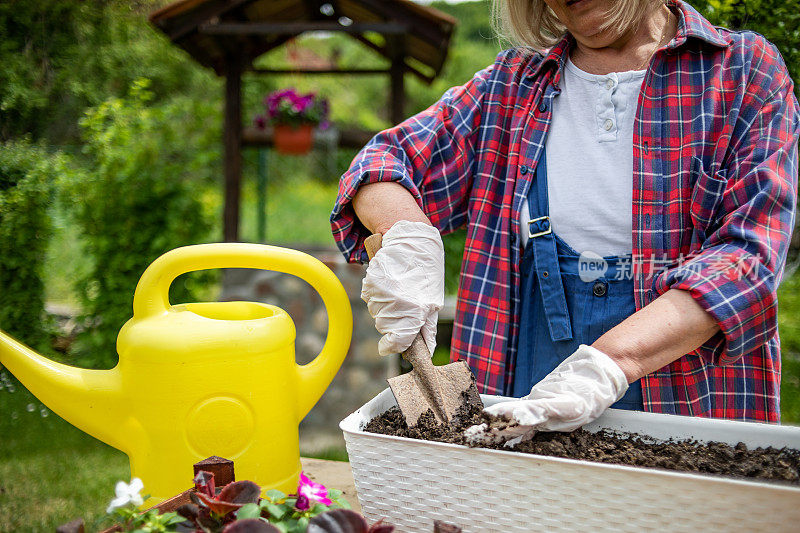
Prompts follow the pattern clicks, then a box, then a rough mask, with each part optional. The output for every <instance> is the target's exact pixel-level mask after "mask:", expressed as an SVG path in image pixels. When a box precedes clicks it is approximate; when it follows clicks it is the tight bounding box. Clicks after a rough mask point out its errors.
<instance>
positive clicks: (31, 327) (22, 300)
mask: <svg viewBox="0 0 800 533" xmlns="http://www.w3.org/2000/svg"><path fill="white" fill-rule="evenodd" d="M64 168H65V161H64V159H63V158H62V157H60V156H50V155H48V154H47V153H46V152H45V151H44V150H42V149H40V148H37V147H36V146H33V145H31V144H30V143H28V142H26V141H21V142H8V143H5V144H3V145H0V328H2V329H3V330H5V331H7V332H8V333H10V334H11V335H13V336H15V337H16V338H18V339H19V340H21V341H22V342H25V343H27V344H29V345H31V346H34V347H36V348H38V349H47V344H48V342H47V341H48V328H47V327H46V325H45V324H46V323H47V321H46V319H45V313H44V284H43V283H42V276H41V274H42V272H41V269H42V265H43V262H44V256H45V250H46V248H47V244H48V239H49V237H50V233H51V225H50V219H49V217H48V215H47V208H48V205H49V204H50V198H51V195H52V190H53V187H52V184H53V182H54V181H55V180H56V179H57V178H58V175H59V173H60V172H62V171H63V170H64Z"/></svg>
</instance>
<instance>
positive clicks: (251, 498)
mask: <svg viewBox="0 0 800 533" xmlns="http://www.w3.org/2000/svg"><path fill="white" fill-rule="evenodd" d="M260 496H261V487H259V486H258V485H256V484H255V483H253V482H252V481H234V482H233V483H228V484H227V485H225V487H224V488H223V489H222V491H220V493H219V495H218V496H217V499H218V500H221V501H224V502H231V503H239V504H242V505H243V504H245V503H258V499H259V497H260Z"/></svg>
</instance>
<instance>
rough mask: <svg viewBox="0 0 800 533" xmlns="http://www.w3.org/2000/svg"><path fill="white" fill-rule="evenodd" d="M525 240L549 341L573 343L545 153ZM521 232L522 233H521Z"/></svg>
mask: <svg viewBox="0 0 800 533" xmlns="http://www.w3.org/2000/svg"><path fill="white" fill-rule="evenodd" d="M528 209H529V210H530V214H531V220H530V222H529V223H528V240H529V243H530V246H531V247H532V248H533V249H532V252H533V270H534V272H533V273H532V274H535V275H536V281H537V282H538V286H539V293H540V294H541V295H542V303H543V306H544V311H545V314H546V315H547V325H548V327H549V329H550V338H551V339H552V340H553V341H554V342H555V341H568V340H572V325H571V323H570V319H569V310H568V309H567V299H566V297H565V296H564V284H563V282H562V280H561V269H560V268H559V264H558V251H557V250H556V239H555V235H554V234H553V230H552V228H551V227H550V216H549V215H550V206H549V202H548V199H547V160H546V158H545V150H544V149H543V150H542V155H541V157H540V158H539V163H538V164H537V165H536V174H535V175H534V178H533V186H532V187H531V190H530V192H529V193H528ZM523 231H524V230H523Z"/></svg>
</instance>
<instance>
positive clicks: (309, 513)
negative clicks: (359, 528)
mask: <svg viewBox="0 0 800 533" xmlns="http://www.w3.org/2000/svg"><path fill="white" fill-rule="evenodd" d="M327 494H328V497H329V498H330V500H331V504H330V505H324V504H321V503H316V502H313V501H306V502H305V504H306V506H304V507H300V506H299V504H298V503H297V501H298V499H297V496H296V495H290V496H287V495H286V494H284V493H283V492H281V491H279V490H275V489H271V490H268V491H267V492H266V494H265V495H264V498H263V499H262V500H261V501H260V502H259V503H258V509H257V510H256V509H253V508H251V507H248V508H247V509H245V507H242V508H241V509H240V510H239V511H238V512H237V515H236V518H237V519H239V520H241V519H243V518H255V517H259V516H260V517H261V518H262V519H264V520H268V521H269V522H270V523H271V524H272V525H274V526H275V527H277V528H278V529H280V530H281V531H283V532H285V533H303V532H304V531H306V529H307V527H308V522H309V520H310V519H311V518H313V517H315V516H317V515H319V514H322V513H324V512H325V511H330V510H331V509H350V504H349V503H348V501H347V500H345V499H344V497H343V496H342V491H340V490H337V489H327ZM298 507H300V508H299V509H298ZM305 507H307V508H305ZM242 511H244V514H242ZM256 512H258V514H257V515H256V514H255V513H256ZM251 515H252V516H251Z"/></svg>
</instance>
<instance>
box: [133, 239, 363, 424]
mask: <svg viewBox="0 0 800 533" xmlns="http://www.w3.org/2000/svg"><path fill="white" fill-rule="evenodd" d="M216 268H257V269H261V270H273V271H276V272H283V273H286V274H291V275H293V276H297V277H299V278H300V279H302V280H305V281H307V282H308V283H309V284H310V285H311V286H312V287H313V288H314V290H316V291H317V292H318V293H319V295H320V296H321V297H322V302H323V303H324V304H325V309H326V311H327V312H328V337H327V339H325V345H324V346H323V347H322V351H321V352H320V353H319V355H318V356H317V357H316V358H314V360H313V361H311V362H310V363H308V364H306V365H297V374H298V381H299V390H300V393H299V394H298V406H297V407H298V414H299V416H300V418H301V419H302V418H303V417H304V416H305V415H306V414H307V413H308V411H310V410H311V408H312V407H313V406H314V404H315V403H317V400H319V397H320V396H322V393H323V392H325V389H326V388H327V387H328V385H329V384H330V382H331V380H333V376H334V375H336V372H337V370H339V366H341V364H342V361H343V360H344V357H345V355H347V350H348V348H349V347H350V337H351V335H352V332H353V314H352V311H351V309H350V300H349V299H348V297H347V293H346V292H345V290H344V288H343V287H342V284H341V283H340V282H339V280H338V279H337V278H336V276H335V275H334V274H333V272H331V271H330V269H328V267H326V266H325V265H324V264H323V263H322V262H321V261H319V260H318V259H316V258H314V257H311V256H310V255H308V254H305V253H303V252H298V251H296V250H289V249H287V248H279V247H277V246H269V245H266V244H249V243H233V242H226V243H213V244H197V245H193V246H184V247H182V248H176V249H175V250H172V251H169V252H167V253H165V254H164V255H162V256H161V257H159V258H158V259H156V260H155V261H153V263H152V264H151V265H150V266H149V267H147V270H145V271H144V274H142V277H141V279H140V280H139V283H138V284H137V285H136V292H135V293H134V296H133V315H134V316H135V317H137V318H145V317H147V316H153V315H159V314H162V313H166V312H167V310H168V309H169V307H170V303H169V287H170V285H171V284H172V282H173V281H174V280H175V278H177V277H178V276H180V275H181V274H184V273H186V272H194V271H196V270H208V269H216Z"/></svg>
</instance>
